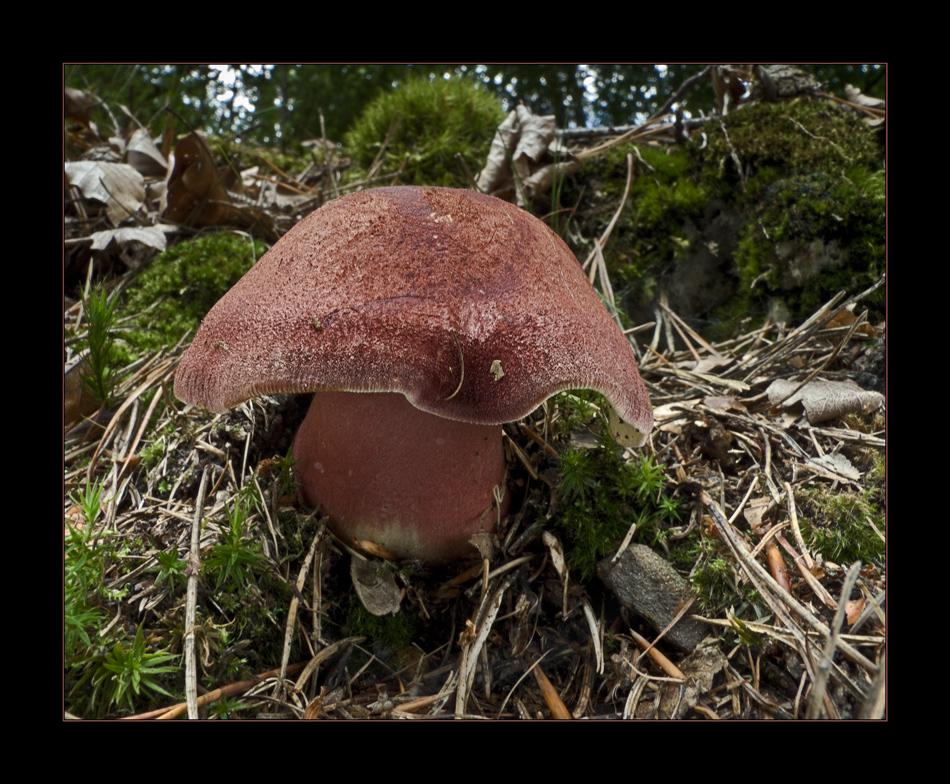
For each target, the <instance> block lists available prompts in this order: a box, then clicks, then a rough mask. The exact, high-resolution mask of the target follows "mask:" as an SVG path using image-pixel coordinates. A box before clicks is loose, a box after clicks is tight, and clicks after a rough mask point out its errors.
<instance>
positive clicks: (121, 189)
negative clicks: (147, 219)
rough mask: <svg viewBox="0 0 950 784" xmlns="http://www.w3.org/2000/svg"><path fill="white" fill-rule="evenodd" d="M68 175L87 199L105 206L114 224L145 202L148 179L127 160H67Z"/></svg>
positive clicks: (117, 223)
mask: <svg viewBox="0 0 950 784" xmlns="http://www.w3.org/2000/svg"><path fill="white" fill-rule="evenodd" d="M66 178H67V179H68V180H69V184H70V185H75V186H76V187H78V188H79V189H80V190H81V191H82V194H83V196H85V197H86V198H87V199H93V200H95V201H100V202H102V203H103V204H105V205H106V216H107V217H108V218H109V222H110V223H111V224H112V225H113V226H118V225H119V224H120V223H121V222H122V221H123V220H125V218H127V217H129V215H134V214H135V213H136V212H138V209H139V207H141V206H142V202H143V201H145V179H144V178H143V177H142V175H141V174H139V173H138V172H137V171H136V170H135V169H133V168H132V167H131V166H129V165H128V164H127V163H105V162H103V161H70V162H68V163H66Z"/></svg>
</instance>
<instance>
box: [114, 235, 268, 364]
mask: <svg viewBox="0 0 950 784" xmlns="http://www.w3.org/2000/svg"><path fill="white" fill-rule="evenodd" d="M264 250H265V246H264V244H263V243H262V242H260V241H258V240H251V239H248V238H246V237H239V236H237V235H235V234H232V233H230V232H217V233H215V234H205V235H202V236H200V237H196V238H195V239H194V240H191V241H189V242H183V243H181V244H179V245H176V246H174V247H173V248H169V249H168V250H167V251H165V252H164V253H162V254H160V255H159V256H156V257H155V259H154V260H153V261H152V263H151V264H150V265H149V267H148V269H146V270H145V271H144V272H143V273H142V274H141V275H140V276H139V277H138V278H137V279H136V280H135V282H134V283H133V284H132V286H131V287H130V288H129V290H128V295H127V296H126V298H125V300H124V302H123V304H122V309H123V311H124V313H126V314H130V315H133V316H135V319H134V324H135V328H134V329H132V330H130V331H129V332H127V333H126V335H125V341H126V343H127V344H128V348H129V351H130V353H131V354H139V353H142V352H145V351H153V350H155V349H157V348H160V347H161V346H162V345H166V346H173V345H175V344H176V343H177V342H178V341H179V340H181V338H182V337H184V335H185V334H186V333H187V332H188V330H196V329H197V328H198V325H199V324H200V323H201V319H203V318H204V317H205V315H206V314H207V313H208V311H209V310H211V308H212V306H213V305H214V304H215V303H216V302H217V301H218V300H219V299H220V298H221V297H222V296H223V295H224V293H225V292H226V291H227V290H228V289H229V288H231V286H233V285H234V284H235V283H237V282H238V280H240V278H241V276H242V275H244V273H245V272H247V271H248V270H249V269H250V268H251V266H252V265H253V263H254V262H255V261H256V260H257V259H258V258H260V256H261V255H262V254H263V252H264ZM155 303H158V304H157V305H155V307H153V308H151V309H150V310H149V308H150V306H152V305H153V304H155ZM146 311H147V312H146ZM140 314H141V315H140Z"/></svg>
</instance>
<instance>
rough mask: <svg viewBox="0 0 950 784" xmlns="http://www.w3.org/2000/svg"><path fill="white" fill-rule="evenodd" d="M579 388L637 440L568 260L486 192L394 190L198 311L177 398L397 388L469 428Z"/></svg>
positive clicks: (602, 336)
mask: <svg viewBox="0 0 950 784" xmlns="http://www.w3.org/2000/svg"><path fill="white" fill-rule="evenodd" d="M565 389H593V390H596V391H598V392H600V393H602V394H603V395H604V396H605V397H606V398H607V400H608V401H609V402H610V404H611V406H612V407H613V409H614V410H615V411H614V412H611V431H612V433H613V434H614V436H615V438H618V440H620V441H621V442H622V443H623V442H626V443H630V444H633V445H639V444H641V443H643V441H644V440H645V438H646V434H647V433H649V431H650V430H651V429H652V427H653V411H652V408H651V406H650V400H649V397H648V395H647V392H646V389H645V388H644V386H643V382H642V381H641V379H640V374H639V372H638V371H637V364H636V359H635V357H634V353H633V349H632V348H631V347H630V345H629V343H628V341H627V339H626V337H624V335H623V333H622V332H621V330H620V329H619V328H618V326H617V324H616V323H615V322H614V321H613V320H612V319H611V318H610V316H609V315H608V314H607V311H606V309H605V308H604V306H603V304H602V303H601V301H600V298H599V297H598V296H597V294H596V292H595V291H594V289H593V287H592V286H591V285H590V283H589V281H588V280H587V277H586V276H585V275H584V273H583V271H582V270H581V268H580V265H579V264H578V263H577V260H576V259H575V258H574V255H573V254H572V253H571V251H570V250H569V249H568V247H567V246H566V245H565V244H564V243H563V242H562V241H561V239H560V238H559V237H558V236H557V235H556V234H555V233H554V232H553V231H551V230H550V229H549V228H548V227H547V226H546V225H545V224H544V223H542V222H541V221H539V220H537V219H536V218H534V217H532V216H531V215H529V214H528V213H526V212H524V211H523V210H521V209H519V208H518V207H515V206H513V205H511V204H508V203H507V202H503V201H501V200H499V199H496V198H494V197H491V196H485V195H482V194H478V193H474V192H471V191H464V190H455V189H450V188H426V187H392V188H376V189H373V190H368V191H361V192H359V193H354V194H352V195H349V196H344V197H342V198H339V199H336V200H335V201H332V202H329V203H327V204H325V205H324V206H322V207H321V208H320V209H318V210H316V211H315V212H313V213H311V214H310V215H309V216H307V217H306V218H305V219H303V220H302V221H301V222H300V223H299V224H297V225H296V226H295V227H294V228H293V229H291V230H290V231H289V232H288V233H287V234H286V235H285V236H284V237H283V238H282V239H281V240H280V241H279V242H278V243H277V244H275V245H274V246H273V247H272V248H271V249H270V250H269V251H268V252H267V253H266V254H265V255H264V256H263V257H262V258H261V259H260V260H259V261H258V262H257V263H256V264H255V265H254V267H252V268H251V270H250V271H249V272H248V273H247V274H246V275H245V276H244V277H243V278H242V279H241V280H240V281H239V282H238V283H237V285H235V286H234V287H233V288H232V289H231V290H230V291H229V292H228V293H227V294H226V295H225V296H224V297H223V298H222V299H221V300H220V301H219V302H218V303H217V304H216V305H215V306H214V307H213V308H212V309H211V311H210V312H209V313H208V315H207V317H206V318H205V320H204V321H203V323H202V325H201V327H200V329H199V330H198V333H197V335H196V336H195V339H194V342H193V343H192V345H191V346H190V348H189V349H188V350H187V351H186V352H185V355H184V356H183V357H182V360H181V364H180V366H179V369H178V373H177V376H176V378H175V394H176V395H177V396H178V397H179V398H181V399H182V400H184V401H185V402H187V403H193V404H200V405H203V406H205V407H206V408H208V409H210V410H212V411H216V412H221V411H224V410H226V409H228V408H230V407H231V406H234V405H236V404H238V403H240V402H242V401H244V400H247V399H248V398H251V397H255V396H257V395H262V394H273V393H280V392H316V391H329V390H339V391H349V392H401V393H402V394H403V395H405V396H406V398H408V400H409V401H410V402H411V403H412V404H413V405H414V406H415V407H416V408H418V409H420V410H422V411H427V412H429V413H431V414H435V415H437V416H440V417H443V418H446V419H454V420H458V421H462V422H470V423H474V424H486V425H487V424H501V423H503V422H511V421H514V420H516V419H520V418H521V417H523V416H525V415H527V414H529V413H530V412H531V411H533V410H534V409H535V408H537V406H539V405H540V404H541V403H542V402H543V401H544V400H545V399H546V398H548V397H550V396H551V395H552V394H554V393H556V392H559V391H561V390H565Z"/></svg>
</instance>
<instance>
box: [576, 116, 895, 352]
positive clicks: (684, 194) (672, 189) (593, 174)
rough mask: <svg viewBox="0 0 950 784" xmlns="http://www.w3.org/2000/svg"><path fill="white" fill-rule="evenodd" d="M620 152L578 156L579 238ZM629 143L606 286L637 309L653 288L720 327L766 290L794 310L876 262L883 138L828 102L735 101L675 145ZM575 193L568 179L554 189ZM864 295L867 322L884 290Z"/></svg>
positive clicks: (763, 300) (857, 284) (876, 266)
mask: <svg viewBox="0 0 950 784" xmlns="http://www.w3.org/2000/svg"><path fill="white" fill-rule="evenodd" d="M724 128H725V132H724V130H723V129H724ZM628 152H631V147H629V146H626V147H619V148H615V149H614V150H611V151H609V152H608V153H606V154H605V155H604V156H603V157H602V158H598V159H593V160H591V161H589V162H588V163H587V165H586V167H585V174H584V177H585V180H586V181H587V182H588V183H591V182H592V183H594V184H595V188H596V190H595V192H596V194H597V196H598V198H596V199H595V200H594V204H593V207H591V208H589V209H588V211H587V212H586V213H585V212H581V211H580V210H578V213H579V214H578V219H579V221H580V222H581V232H580V233H581V234H582V235H584V236H597V235H598V234H600V233H601V232H602V230H603V227H604V226H605V225H606V224H607V222H608V221H609V220H610V219H611V217H612V216H613V213H614V211H615V209H616V205H617V203H618V201H619V199H620V195H621V193H622V188H623V185H624V183H625V181H626V155H627V153H628ZM637 152H638V155H637V154H635V155H634V160H635V161H636V163H635V176H634V179H633V183H632V186H631V189H630V195H629V198H628V200H627V203H626V205H625V206H624V208H623V212H622V214H621V217H620V220H619V221H618V223H617V225H616V227H615V229H614V232H613V234H612V235H611V239H610V243H609V244H608V246H607V248H606V249H605V258H606V261H607V265H608V269H609V270H610V272H611V274H612V275H613V280H614V287H615V290H617V292H618V295H619V296H620V297H621V299H622V301H623V302H624V303H626V305H627V307H628V308H629V309H630V310H631V311H632V312H633V313H634V315H635V316H636V317H637V318H638V319H640V320H642V319H644V318H648V317H649V313H650V312H651V309H652V302H653V300H654V299H655V297H656V295H657V291H658V289H659V288H660V287H661V286H663V287H664V288H665V289H666V290H667V293H668V294H669V298H670V302H671V305H673V307H674V308H676V309H677V310H678V311H679V312H681V313H682V315H685V316H689V317H691V318H693V319H694V324H695V325H696V326H699V327H701V328H702V330H703V333H704V334H705V335H706V336H707V337H709V338H712V339H719V338H724V337H730V336H732V335H733V334H734V333H735V331H736V330H737V329H738V328H739V327H740V326H741V324H742V322H743V321H744V320H747V319H749V318H750V317H751V318H753V319H758V320H761V319H762V318H763V317H764V315H765V314H766V313H767V312H768V311H769V308H770V306H771V304H772V303H773V302H774V301H775V300H780V301H781V303H782V305H783V306H784V307H785V308H786V309H787V311H788V312H789V313H790V314H791V318H792V319H793V320H796V321H800V320H802V319H804V318H806V317H807V316H809V315H811V313H813V312H814V311H815V309H817V307H819V306H820V305H821V304H823V303H824V302H826V301H827V300H828V299H830V298H831V296H833V295H834V294H835V293H837V292H838V291H839V290H842V289H843V290H846V291H848V292H855V291H859V290H863V289H865V288H867V287H868V286H870V285H871V283H872V282H873V281H874V280H876V279H877V278H878V277H879V275H880V274H881V272H882V271H883V268H884V255H885V235H884V228H885V220H884V219H885V213H884V185H885V178H884V172H883V170H882V164H883V157H884V155H883V149H882V146H881V143H880V135H879V134H878V133H877V132H875V131H873V130H871V129H869V128H868V127H867V126H866V125H864V123H862V122H861V121H860V120H859V119H857V118H855V117H853V116H852V115H849V114H847V113H845V112H842V111H840V110H839V109H838V108H837V107H835V106H834V105H832V104H830V103H828V102H826V101H820V100H813V99H804V98H803V99H799V100H795V101H791V102H783V103H779V104H766V105H757V106H748V107H744V108H742V109H741V110H738V111H736V112H734V113H733V114H730V115H729V116H728V117H726V118H724V119H723V120H722V123H720V121H719V120H718V119H712V120H710V121H709V122H707V123H706V124H705V125H704V126H703V127H702V129H701V130H699V131H697V132H696V133H694V134H693V136H692V137H691V139H690V140H689V141H688V142H687V143H685V144H682V145H677V146H666V147H650V146H647V145H638V146H637ZM638 159H642V161H643V163H640V162H639V161H638ZM737 160H738V161H739V162H740V164H741V173H740V170H739V168H738V167H737V164H736V161H737ZM644 164H646V165H644ZM572 187H578V186H573V185H572ZM578 199H580V191H579V189H578V191H577V192H576V193H575V192H571V193H566V194H565V195H564V197H563V201H564V203H567V204H573V203H576V202H577V201H578ZM584 201H586V202H587V203H590V201H591V199H590V198H589V197H586V198H585V199H584ZM582 203H583V201H582ZM581 255H583V253H581ZM867 304H869V305H870V306H871V309H872V314H871V318H872V320H873V319H877V318H880V317H881V316H882V315H883V307H884V299H883V290H882V291H881V295H880V297H878V298H877V299H874V298H871V299H869V300H868V301H867ZM875 310H876V312H875Z"/></svg>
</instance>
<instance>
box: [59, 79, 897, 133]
mask: <svg viewBox="0 0 950 784" xmlns="http://www.w3.org/2000/svg"><path fill="white" fill-rule="evenodd" d="M704 67H705V66H704V65H653V64H646V65H643V64H640V65H431V64H430V65H391V64H390V65H348V64H343V65H293V64H285V65H263V66H261V65H231V66H223V65H220V66H219V65H187V64H180V65H89V64H80V65H67V66H66V68H65V83H66V86H68V87H74V88H77V89H81V90H85V91H87V92H90V93H94V94H96V95H97V96H98V97H99V98H100V99H102V101H103V102H104V103H106V104H107V105H110V106H115V105H117V104H121V105H123V106H124V107H125V108H126V109H128V111H129V112H130V113H131V114H132V115H133V116H134V117H136V118H137V119H138V120H139V121H140V122H143V123H148V124H150V125H152V124H154V122H155V120H160V119H162V117H163V108H164V107H165V106H168V107H169V108H171V109H173V110H174V111H175V112H177V113H178V114H179V115H180V116H181V117H182V118H183V119H184V120H185V121H186V122H188V123H189V124H190V125H191V126H192V127H194V128H196V129H199V130H201V131H203V132H204V133H205V134H208V135H221V136H231V137H234V138H235V139H236V140H238V141H240V142H242V143H244V144H252V145H264V146H269V147H279V148H281V149H287V148H288V147H290V146H296V145H299V144H300V143H301V142H304V141H307V140H310V139H319V138H321V137H322V136H323V134H324V133H325V134H326V138H328V139H330V140H332V141H341V140H342V139H343V136H344V134H345V133H346V131H347V130H348V129H350V128H351V126H352V125H353V123H354V121H355V120H356V119H357V118H358V117H359V116H360V114H361V113H362V111H363V109H364V107H366V105H367V104H369V103H370V102H372V101H374V100H376V99H378V98H379V97H380V95H381V94H383V93H386V92H389V91H391V90H392V89H394V88H395V87H398V86H400V85H402V84H405V83H406V82H407V81H409V80H411V79H413V78H415V79H429V80H437V79H445V80H449V79H452V78H453V77H465V78H468V79H470V80H472V81H473V82H474V83H475V84H476V85H478V86H479V87H480V88H482V89H484V90H486V91H487V92H489V93H491V94H493V95H494V96H496V97H497V98H498V99H500V101H501V104H502V106H503V107H504V109H505V111H508V110H510V109H512V108H513V107H514V106H515V105H516V104H517V102H518V101H519V100H521V101H524V102H525V104H526V105H527V106H529V107H530V108H531V109H532V111H533V112H534V113H535V114H553V115H555V117H556V118H557V124H558V127H559V128H570V127H596V126H610V125H630V124H636V123H638V122H642V121H643V120H645V119H647V118H648V117H649V116H651V115H652V114H654V113H655V112H656V111H657V110H658V109H659V108H660V106H662V105H663V103H664V102H665V101H666V100H667V99H668V98H669V96H671V95H673V93H674V92H675V91H676V89H677V88H678V87H679V86H680V85H681V84H682V83H683V82H684V81H685V80H686V79H687V78H689V77H690V76H692V75H694V74H696V73H698V72H699V71H701V70H702V69H703V68H704ZM806 68H807V70H808V71H809V72H810V73H811V74H812V75H813V76H814V77H815V79H817V80H818V81H819V82H821V83H823V84H824V85H825V89H826V90H827V91H828V92H830V93H832V94H835V95H841V94H843V89H844V85H845V84H847V83H850V84H852V85H854V86H855V87H857V88H858V89H860V90H861V91H862V92H864V93H865V94H868V95H873V96H876V97H879V98H883V97H884V87H885V79H884V76H885V68H884V66H878V65H809V66H806ZM686 101H687V112H689V111H690V110H691V111H692V114H693V115H694V116H695V115H698V114H699V113H701V112H707V113H708V112H709V111H710V110H711V109H712V107H714V106H715V100H714V97H713V94H712V88H711V86H710V84H709V82H708V80H704V81H703V83H702V84H700V85H697V86H696V87H695V88H694V89H693V90H691V91H690V92H689V94H688V95H687V96H686ZM321 111H322V114H323V127H322V128H321V118H320V114H321ZM164 116H167V115H164ZM153 130H154V128H153Z"/></svg>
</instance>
